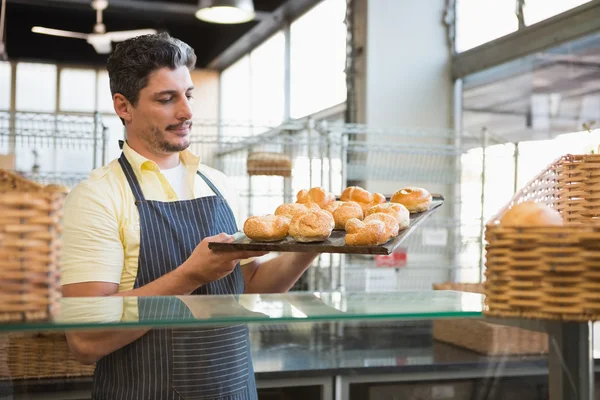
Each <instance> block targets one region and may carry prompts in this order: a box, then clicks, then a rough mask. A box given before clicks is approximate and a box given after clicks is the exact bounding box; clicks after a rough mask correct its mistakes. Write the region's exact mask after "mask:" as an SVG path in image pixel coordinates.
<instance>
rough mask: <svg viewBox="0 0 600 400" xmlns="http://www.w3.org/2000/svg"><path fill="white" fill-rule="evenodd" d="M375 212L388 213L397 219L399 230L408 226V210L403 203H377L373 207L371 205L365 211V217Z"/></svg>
mask: <svg viewBox="0 0 600 400" xmlns="http://www.w3.org/2000/svg"><path fill="white" fill-rule="evenodd" d="M376 213H384V214H389V215H391V216H392V217H394V218H395V219H396V221H398V227H399V229H400V230H403V229H406V228H408V225H409V224H410V212H409V211H408V209H407V208H406V207H404V205H402V204H400V203H383V204H378V205H376V206H374V207H371V208H369V209H368V210H367V212H366V213H365V217H367V216H369V215H371V214H376Z"/></svg>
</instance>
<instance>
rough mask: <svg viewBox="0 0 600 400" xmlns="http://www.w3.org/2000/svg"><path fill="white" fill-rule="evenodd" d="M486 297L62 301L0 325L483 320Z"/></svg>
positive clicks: (412, 294) (299, 295) (296, 295)
mask: <svg viewBox="0 0 600 400" xmlns="http://www.w3.org/2000/svg"><path fill="white" fill-rule="evenodd" d="M482 310H483V295H479V294H475V293H464V292H454V291H442V290H435V291H434V290H429V291H405V292H385V293H362V292H361V293H340V292H323V293H318V292H317V293H312V292H292V293H285V294H260V295H259V294H244V295H240V296H223V295H221V296H163V297H117V296H111V297H79V298H63V299H61V300H60V307H58V308H57V310H55V312H54V316H53V317H52V318H51V319H50V320H47V321H28V322H11V323H2V324H0V331H24V330H39V331H42V330H43V331H47V330H65V329H80V328H81V329H88V328H135V327H146V328H148V327H155V328H160V327H181V326H203V325H215V324H229V323H282V322H285V323H288V322H313V321H314V322H316V321H335V320H368V319H394V320H414V319H437V318H459V317H460V318H475V317H481V316H482Z"/></svg>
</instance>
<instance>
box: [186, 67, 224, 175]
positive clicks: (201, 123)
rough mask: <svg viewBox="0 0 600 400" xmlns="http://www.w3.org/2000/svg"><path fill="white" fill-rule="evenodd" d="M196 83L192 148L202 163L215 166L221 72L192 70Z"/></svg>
mask: <svg viewBox="0 0 600 400" xmlns="http://www.w3.org/2000/svg"><path fill="white" fill-rule="evenodd" d="M191 75H192V82H193V84H194V93H193V96H194V103H193V107H192V110H193V112H194V125H193V128H192V145H191V146H190V149H191V150H192V151H193V152H194V153H196V154H198V155H199V156H200V157H201V158H202V163H204V164H207V165H210V166H212V167H214V166H215V160H214V151H215V149H216V140H217V135H218V129H217V127H216V125H215V122H216V120H217V119H218V118H219V73H218V72H217V71H211V70H195V71H192V74H191Z"/></svg>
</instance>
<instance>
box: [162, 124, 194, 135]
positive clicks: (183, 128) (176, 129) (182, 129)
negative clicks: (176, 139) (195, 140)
mask: <svg viewBox="0 0 600 400" xmlns="http://www.w3.org/2000/svg"><path fill="white" fill-rule="evenodd" d="M190 128H191V124H184V125H176V126H171V127H167V130H168V131H169V132H173V133H177V134H187V133H188V132H189V131H190Z"/></svg>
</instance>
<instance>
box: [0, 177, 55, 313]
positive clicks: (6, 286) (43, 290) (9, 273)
mask: <svg viewBox="0 0 600 400" xmlns="http://www.w3.org/2000/svg"><path fill="white" fill-rule="evenodd" d="M46 189H47V188H46V187H44V186H42V185H39V184H37V183H35V182H31V181H29V180H26V179H24V178H22V177H20V176H18V175H16V174H14V173H11V172H8V171H5V170H0V265H2V275H1V276H0V298H1V299H2V301H1V302H0V322H1V321H15V320H36V319H46V318H48V316H49V313H50V312H51V311H52V309H53V307H54V305H55V304H56V300H57V299H58V297H59V296H60V290H59V284H58V252H59V248H60V240H59V234H60V217H61V208H62V203H63V200H64V197H65V196H64V192H56V191H54V190H46ZM48 189H56V187H55V186H54V185H52V186H51V187H48Z"/></svg>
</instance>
